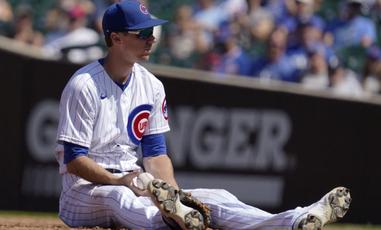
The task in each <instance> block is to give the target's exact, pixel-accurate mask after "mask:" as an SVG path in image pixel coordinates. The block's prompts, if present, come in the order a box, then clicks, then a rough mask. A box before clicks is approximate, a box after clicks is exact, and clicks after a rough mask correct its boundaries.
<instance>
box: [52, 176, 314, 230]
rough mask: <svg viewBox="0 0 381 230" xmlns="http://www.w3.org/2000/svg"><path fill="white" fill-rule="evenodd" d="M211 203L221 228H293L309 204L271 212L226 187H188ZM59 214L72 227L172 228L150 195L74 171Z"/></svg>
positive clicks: (65, 179) (66, 181) (214, 223)
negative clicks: (100, 182)
mask: <svg viewBox="0 0 381 230" xmlns="http://www.w3.org/2000/svg"><path fill="white" fill-rule="evenodd" d="M186 191H188V192H191V193H192V195H193V196H195V197H197V198H198V199H200V200H201V201H202V202H205V203H206V204H208V205H209V206H210V208H211V213H212V227H213V228H218V229H292V228H293V224H294V223H295V222H296V220H297V219H298V218H301V217H302V216H303V215H305V214H306V212H307V210H308V207H306V208H300V207H298V208H296V209H293V210H288V211H286V212H282V213H278V214H271V213H268V212H265V211H263V210H260V209H258V208H255V207H252V206H249V205H246V204H244V203H242V202H241V201H239V200H238V199H237V198H236V197H235V196H234V195H232V194H231V193H229V192H227V191H226V190H222V189H192V190H186ZM59 216H60V218H61V219H62V220H63V222H64V223H65V224H67V225H68V226H70V227H91V226H92V227H94V226H99V227H110V226H117V227H118V226H119V227H127V228H129V229H168V228H167V227H166V225H165V224H164V222H163V221H162V218H161V215H160V212H159V210H158V208H157V207H156V206H155V205H154V204H153V203H152V201H151V200H150V198H148V197H136V196H135V194H134V193H133V192H132V191H131V190H130V189H129V188H127V187H125V186H113V185H94V184H91V183H89V182H87V181H85V180H83V179H79V178H78V177H76V176H74V175H72V174H64V175H63V190H62V193H61V197H60V210H59Z"/></svg>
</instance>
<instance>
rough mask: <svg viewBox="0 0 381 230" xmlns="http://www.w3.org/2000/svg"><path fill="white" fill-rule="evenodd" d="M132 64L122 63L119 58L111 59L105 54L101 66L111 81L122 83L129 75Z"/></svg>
mask: <svg viewBox="0 0 381 230" xmlns="http://www.w3.org/2000/svg"><path fill="white" fill-rule="evenodd" d="M133 65H134V64H133V63H131V64H126V63H122V62H121V61H120V59H119V60H118V59H112V57H111V56H107V57H106V58H105V59H104V64H103V68H104V69H105V70H106V72H107V74H108V75H109V76H110V78H111V79H112V80H113V81H115V82H118V83H120V84H124V83H126V82H127V80H128V78H129V76H130V75H131V72H132V67H133Z"/></svg>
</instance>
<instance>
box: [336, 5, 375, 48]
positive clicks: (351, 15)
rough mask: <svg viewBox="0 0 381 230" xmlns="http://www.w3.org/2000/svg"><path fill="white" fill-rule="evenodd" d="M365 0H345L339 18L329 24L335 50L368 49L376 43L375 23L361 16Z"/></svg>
mask: <svg viewBox="0 0 381 230" xmlns="http://www.w3.org/2000/svg"><path fill="white" fill-rule="evenodd" d="M364 1H365V0H345V3H346V4H345V5H344V10H343V14H342V15H341V18H338V19H336V20H335V21H333V22H331V23H330V24H329V31H330V32H331V33H332V35H333V45H334V48H335V50H338V49H342V48H346V47H350V46H362V47H369V46H371V45H372V44H374V43H375V42H376V39H377V38H376V26H375V23H374V22H373V21H372V20H371V19H369V18H367V17H365V16H362V15H361V9H362V6H363V4H365V3H364Z"/></svg>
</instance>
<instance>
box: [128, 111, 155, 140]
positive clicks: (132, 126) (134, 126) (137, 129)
mask: <svg viewBox="0 0 381 230" xmlns="http://www.w3.org/2000/svg"><path fill="white" fill-rule="evenodd" d="M151 110H152V105H147V104H145V105H139V106H138V107H136V108H134V109H133V110H132V111H131V113H130V115H129V116H128V124H127V132H128V136H129V137H130V139H131V141H132V142H133V143H134V144H136V145H139V144H140V141H141V140H142V137H143V134H144V131H145V130H146V128H147V126H148V118H149V115H150V114H151Z"/></svg>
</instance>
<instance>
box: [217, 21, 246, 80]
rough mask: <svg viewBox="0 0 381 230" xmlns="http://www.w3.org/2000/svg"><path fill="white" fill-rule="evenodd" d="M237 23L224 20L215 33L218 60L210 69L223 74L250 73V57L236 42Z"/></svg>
mask: <svg viewBox="0 0 381 230" xmlns="http://www.w3.org/2000/svg"><path fill="white" fill-rule="evenodd" d="M239 28H240V27H239V24H238V23H235V22H234V21H233V22H226V23H225V24H224V26H223V27H221V28H220V30H219V32H218V33H217V36H216V40H217V41H218V42H217V46H218V48H219V49H218V50H217V51H218V52H219V53H218V55H219V58H218V62H216V63H214V64H215V65H214V66H212V69H211V70H212V71H214V72H217V73H225V74H236V75H246V76H249V75H250V71H251V58H250V57H249V55H248V54H246V52H245V51H244V50H243V49H242V48H241V46H240V45H239V44H238V40H237V36H238V34H239Z"/></svg>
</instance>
